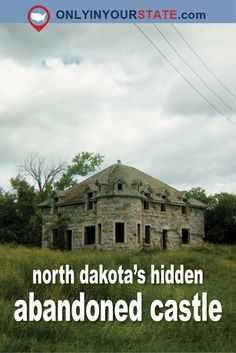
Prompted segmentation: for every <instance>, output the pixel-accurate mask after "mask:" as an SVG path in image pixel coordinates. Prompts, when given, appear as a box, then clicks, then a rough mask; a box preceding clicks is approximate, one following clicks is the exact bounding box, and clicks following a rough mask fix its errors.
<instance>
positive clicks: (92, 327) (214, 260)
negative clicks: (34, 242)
mask: <svg viewBox="0 0 236 353" xmlns="http://www.w3.org/2000/svg"><path fill="white" fill-rule="evenodd" d="M0 263H1V265H2V268H4V271H0V283H1V286H0V312H1V316H0V330H1V339H0V351H1V352H235V351H236V343H235V321H234V315H235V312H236V293H235V281H236V277H235V274H236V247H235V246H222V245H221V246H219V245H209V244H208V245H204V246H202V247H200V246H199V247H196V248H192V249H190V248H184V249H181V250H180V251H176V252H175V251H168V252H165V251H163V252H161V251H159V252H157V253H150V254H142V253H131V254H130V253H128V254H124V253H109V252H103V253H97V252H92V251H80V252H72V253H71V252H58V251H53V250H51V251H50V250H48V249H45V250H42V249H26V248H24V247H15V248H14V247H12V246H11V247H9V246H0ZM181 263H184V264H186V268H191V269H199V268H200V269H202V270H203V273H204V283H203V284H202V285H151V284H150V281H149V279H150V265H151V264H155V265H156V266H158V267H159V266H160V264H164V265H165V266H167V267H168V266H169V265H170V264H175V265H176V266H179V265H180V264H181ZM65 264H69V265H70V267H71V268H72V269H73V270H74V272H75V284H74V285H61V284H59V283H57V284H55V285H51V284H49V285H42V284H41V285H33V284H32V270H33V269H42V270H44V269H46V268H47V269H58V268H59V267H60V266H61V265H65ZM85 264H89V265H90V268H96V269H97V268H98V265H99V264H103V265H104V267H105V268H110V269H111V268H113V269H117V268H118V267H119V266H120V265H123V266H124V268H132V266H133V264H138V265H139V267H140V268H143V269H145V270H146V274H147V276H146V278H147V281H146V283H145V284H143V285H138V284H137V283H134V285H132V286H127V285H120V284H113V285H81V284H80V283H79V281H78V272H79V270H80V269H82V268H83V267H84V265H85ZM30 291H33V292H35V297H36V298H37V299H39V300H41V301H44V300H46V299H53V300H55V301H57V300H59V299H62V300H63V299H68V300H69V301H73V300H76V299H78V297H79V292H85V295H86V297H87V298H88V299H95V300H100V299H111V300H112V301H115V300H118V299H124V300H126V301H127V302H129V301H130V300H132V299H133V298H134V297H135V295H136V293H137V292H138V291H141V292H142V293H143V319H142V321H141V322H131V321H130V320H127V321H125V322H118V321H114V322H100V321H96V322H89V321H85V322H73V321H70V322H66V321H64V322H45V321H39V322H21V323H19V322H16V321H15V320H14V316H13V315H14V304H15V301H16V300H18V299H24V300H27V297H28V292H30ZM203 291H205V292H207V293H208V297H209V299H210V300H212V299H218V300H220V302H221V304H222V308H223V315H222V319H221V320H220V321H219V322H211V321H208V322H194V321H193V320H190V321H188V322H180V321H178V322H167V321H164V320H162V321H160V322H154V321H152V320H151V318H150V314H149V307H150V304H151V302H152V301H153V300H155V299H160V300H162V301H163V302H165V301H166V300H168V299H171V298H173V299H174V300H176V301H177V302H179V301H180V300H182V299H188V300H190V299H191V298H192V296H193V295H194V294H195V293H201V292H203Z"/></svg>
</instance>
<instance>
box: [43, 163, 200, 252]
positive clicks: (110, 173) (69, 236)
mask: <svg viewBox="0 0 236 353" xmlns="http://www.w3.org/2000/svg"><path fill="white" fill-rule="evenodd" d="M39 206H40V207H41V209H42V247H44V248H45V247H49V248H61V249H67V250H77V249H83V248H85V249H91V248H92V249H93V248H95V249H98V250H139V249H143V248H147V249H152V248H157V247H159V248H162V249H175V248H179V247H180V246H181V245H182V244H187V243H190V244H200V243H202V241H203V237H204V209H205V208H206V205H204V204H203V203H201V202H199V201H197V200H195V199H193V198H191V197H190V196H189V195H188V193H187V192H185V191H178V190H176V189H175V188H173V187H171V186H169V185H167V184H165V183H163V182H161V181H159V180H157V179H155V178H153V177H152V176H150V175H147V174H145V173H144V172H141V171H140V170H138V169H136V168H133V167H129V166H126V165H123V164H122V163H121V162H120V161H118V163H116V164H114V165H112V166H110V167H108V168H106V169H104V170H102V171H100V172H98V173H97V174H95V175H93V176H91V177H89V178H88V179H86V180H84V181H82V182H81V183H79V184H77V185H76V186H73V187H71V188H70V189H68V190H66V191H63V192H58V193H56V194H55V196H54V198H52V199H51V200H48V201H46V202H43V203H41V204H40V205H39ZM61 220H63V222H61ZM60 222H61V223H60ZM62 223H63V227H62V225H61V224H62Z"/></svg>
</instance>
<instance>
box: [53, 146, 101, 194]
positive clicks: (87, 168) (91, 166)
mask: <svg viewBox="0 0 236 353" xmlns="http://www.w3.org/2000/svg"><path fill="white" fill-rule="evenodd" d="M103 160H104V156H102V155H100V154H98V153H97V154H95V153H90V152H81V153H79V154H77V155H76V156H75V157H74V158H73V159H72V164H69V165H68V166H67V168H66V171H65V172H64V173H63V175H62V177H61V178H60V179H59V180H58V181H57V182H55V188H56V189H58V190H65V189H66V188H68V187H70V186H73V185H75V184H76V182H77V178H78V176H86V175H88V174H90V173H93V172H95V170H96V169H97V168H98V167H99V166H100V165H101V164H102V162H103Z"/></svg>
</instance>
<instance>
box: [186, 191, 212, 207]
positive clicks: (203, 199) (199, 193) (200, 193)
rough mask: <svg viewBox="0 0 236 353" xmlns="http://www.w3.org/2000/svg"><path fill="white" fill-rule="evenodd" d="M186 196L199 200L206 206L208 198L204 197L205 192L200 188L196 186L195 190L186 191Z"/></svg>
mask: <svg viewBox="0 0 236 353" xmlns="http://www.w3.org/2000/svg"><path fill="white" fill-rule="evenodd" d="M188 194H189V195H190V196H191V197H193V198H194V199H196V200H199V201H201V202H203V203H205V204H206V205H207V204H208V201H209V198H208V196H207V195H206V191H205V190H204V189H203V188H201V187H200V186H197V187H196V188H192V189H191V190H189V191H188Z"/></svg>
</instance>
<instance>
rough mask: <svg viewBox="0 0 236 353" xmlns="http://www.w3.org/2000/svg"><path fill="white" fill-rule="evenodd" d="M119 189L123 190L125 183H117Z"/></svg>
mask: <svg viewBox="0 0 236 353" xmlns="http://www.w3.org/2000/svg"><path fill="white" fill-rule="evenodd" d="M117 190H123V184H122V183H121V182H119V183H118V184H117Z"/></svg>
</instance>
